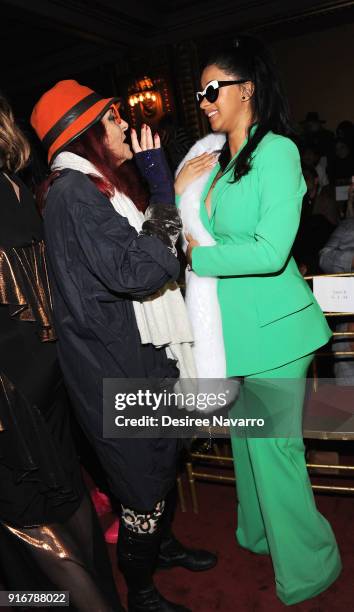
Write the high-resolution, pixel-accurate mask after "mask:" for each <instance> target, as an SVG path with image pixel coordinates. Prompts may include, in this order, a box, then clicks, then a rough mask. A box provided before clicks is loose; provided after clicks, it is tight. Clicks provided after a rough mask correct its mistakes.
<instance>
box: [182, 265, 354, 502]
mask: <svg viewBox="0 0 354 612" xmlns="http://www.w3.org/2000/svg"><path fill="white" fill-rule="evenodd" d="M318 276H322V277H341V276H354V273H347V274H322V275H318ZM314 278H315V277H314V276H306V277H305V280H308V281H313V279H314ZM324 315H325V316H326V317H328V318H332V317H350V316H354V312H353V313H348V312H345V313H342V312H324ZM333 336H334V337H337V336H343V337H354V332H334V333H333ZM336 355H350V356H352V357H354V351H333V352H322V351H320V352H318V353H317V354H316V356H315V359H314V362H313V381H314V382H313V388H314V391H316V392H317V391H318V387H319V377H318V364H317V359H318V358H319V357H332V356H336ZM218 433H219V434H220V433H221V434H222V433H224V434H225V437H227V436H228V435H229V432H228V429H227V428H225V430H224V432H222V431H218ZM304 439H318V440H354V427H353V431H349V432H341V433H338V432H331V431H323V430H321V431H314V430H305V431H304ZM236 460H237V459H236ZM201 462H202V463H204V464H207V466H208V469H209V470H215V472H210V471H201V469H198V463H199V464H200V463H201ZM306 465H307V468H308V470H309V473H310V475H311V474H313V473H314V472H313V471H314V470H315V471H318V470H321V475H325V476H336V477H337V476H342V475H343V474H344V473H345V472H349V474H350V475H354V466H353V465H334V464H330V463H311V462H310V463H307V464H306ZM220 468H223V470H224V471H225V469H226V471H227V470H228V469H232V470H233V457H232V456H226V455H222V454H220V452H219V449H218V445H217V444H214V445H213V453H211V454H206V453H198V452H191V453H190V455H189V460H188V461H187V463H186V471H187V476H188V483H189V488H190V494H191V499H192V506H193V511H194V512H195V513H198V511H199V508H198V498H197V489H196V480H201V481H209V482H219V483H225V484H230V483H235V476H234V474H232V475H225V473H220ZM323 470H325V474H324V473H323ZM312 489H313V490H315V491H333V492H338V493H349V494H353V493H354V487H349V486H341V485H318V484H312Z"/></svg>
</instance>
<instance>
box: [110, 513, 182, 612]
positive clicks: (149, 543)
mask: <svg viewBox="0 0 354 612" xmlns="http://www.w3.org/2000/svg"><path fill="white" fill-rule="evenodd" d="M160 541H161V532H160V531H159V530H158V531H156V532H155V533H152V534H150V533H147V534H139V533H134V532H133V531H130V530H129V529H127V528H126V527H125V525H124V523H123V521H122V522H121V523H120V526H119V538H118V546H117V553H118V565H119V567H120V570H121V571H122V573H123V575H124V578H125V580H126V583H127V586H128V612H191V610H189V609H188V608H185V607H184V606H181V605H178V604H174V603H172V602H170V601H168V600H167V599H165V598H164V597H162V595H160V593H159V592H158V590H157V589H156V587H155V585H154V583H153V579H152V575H153V572H154V569H155V566H156V560H157V556H158V551H159V548H160Z"/></svg>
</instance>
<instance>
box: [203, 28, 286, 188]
mask: <svg viewBox="0 0 354 612" xmlns="http://www.w3.org/2000/svg"><path fill="white" fill-rule="evenodd" d="M213 64H215V65H216V66H217V67H218V68H220V69H221V70H223V71H224V72H226V73H227V74H229V75H230V76H232V77H234V78H237V79H238V78H239V79H247V80H249V81H252V83H253V84H254V94H253V96H252V104H253V122H252V124H251V125H250V126H249V129H248V140H247V143H246V145H245V146H244V147H243V149H242V150H241V152H240V154H239V155H238V156H237V158H236V160H235V161H234V162H233V164H232V167H233V170H234V178H233V181H231V182H238V181H239V180H240V179H241V177H243V176H245V175H246V174H247V173H248V172H249V171H250V169H251V167H252V157H253V154H254V151H255V149H256V147H257V145H258V144H259V143H260V141H261V140H262V138H263V137H264V136H265V134H266V133H267V132H269V131H270V130H271V131H273V132H275V133H276V134H281V135H283V136H292V135H293V134H294V132H293V129H292V126H291V122H290V113H289V106H288V102H287V98H286V96H285V94H284V92H283V88H282V84H281V80H280V76H279V74H278V70H277V67H276V65H275V62H274V59H273V56H272V54H271V52H270V50H269V49H268V47H266V46H265V45H264V43H263V42H262V41H260V40H259V39H258V38H255V37H253V36H246V35H242V36H239V37H237V38H236V39H235V40H234V41H233V43H232V44H231V45H229V46H228V47H226V48H225V47H224V48H222V49H219V50H217V51H215V52H213V54H212V55H210V56H209V58H208V61H207V63H206V64H205V67H206V66H211V65H213ZM255 124H257V127H256V129H255V130H254V132H253V133H252V135H251V129H252V127H253V126H254V125H255ZM219 161H220V164H221V168H222V169H223V170H224V169H225V168H226V166H227V164H228V163H229V161H230V149H229V145H228V143H227V142H226V143H225V145H224V147H223V150H222V152H221V155H220V160H219Z"/></svg>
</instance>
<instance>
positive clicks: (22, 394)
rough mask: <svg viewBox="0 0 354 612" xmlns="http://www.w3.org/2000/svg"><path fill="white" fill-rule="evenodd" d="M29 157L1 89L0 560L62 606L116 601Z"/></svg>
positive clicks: (85, 608) (103, 605)
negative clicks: (65, 366) (54, 306)
mask: <svg viewBox="0 0 354 612" xmlns="http://www.w3.org/2000/svg"><path fill="white" fill-rule="evenodd" d="M29 155H30V148H29V144H28V142H27V140H26V139H25V138H24V136H23V134H22V133H21V131H20V130H19V128H18V127H17V125H16V123H15V121H14V117H13V114H12V111H11V108H10V106H9V104H8V103H7V101H6V100H5V99H4V98H3V97H2V96H0V195H1V198H0V279H1V282H0V331H1V333H0V560H1V564H2V568H3V575H4V581H5V585H6V588H7V589H9V590H25V591H26V590H29V591H44V590H60V591H68V592H69V597H70V606H69V609H70V610H79V611H82V612H91V611H92V610H100V611H101V612H113V611H117V610H123V608H122V607H121V605H120V602H119V599H118V596H117V593H116V590H115V585H114V581H113V576H112V571H111V567H110V563H109V560H108V555H107V551H106V548H105V543H104V540H103V536H102V533H101V530H100V527H99V525H98V521H97V516H96V514H95V511H94V509H93V506H92V504H91V501H90V498H89V497H88V494H87V492H86V489H85V486H84V484H83V482H82V477H81V472H80V466H79V463H78V460H77V458H76V454H75V450H74V446H73V443H72V439H71V431H70V424H69V418H70V415H69V404H68V399H67V395H66V391H65V388H64V385H63V380H62V374H61V371H60V368H59V364H58V360H57V352H56V348H57V347H56V342H55V340H56V334H55V330H54V326H53V323H52V312H51V293H50V288H49V285H48V276H47V264H46V254H45V247H44V242H43V226H42V220H41V218H40V216H39V214H38V212H37V208H36V206H35V202H34V200H33V197H32V194H31V192H30V191H29V190H28V189H27V187H26V185H25V184H24V183H23V182H22V181H21V179H20V178H19V177H18V173H19V172H20V171H21V170H23V169H24V168H25V166H26V163H27V161H28V158H29Z"/></svg>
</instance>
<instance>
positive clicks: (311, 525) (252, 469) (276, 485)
mask: <svg viewBox="0 0 354 612" xmlns="http://www.w3.org/2000/svg"><path fill="white" fill-rule="evenodd" d="M311 360H312V355H310V356H306V357H303V358H301V359H298V360H296V361H294V362H292V363H290V364H287V365H285V366H282V367H280V368H277V369H275V370H270V371H267V372H263V373H262V374H257V375H254V376H249V377H246V378H245V379H244V385H243V387H244V390H243V391H244V392H245V395H246V400H245V404H244V405H243V410H246V411H247V416H249V417H252V416H253V415H252V414H251V413H252V408H253V406H255V404H258V405H257V406H255V408H256V413H257V416H259V415H260V414H261V413H263V414H266V418H267V419H268V435H269V422H270V423H271V424H272V421H273V425H274V428H273V430H274V431H276V434H275V436H274V437H255V436H260V435H261V433H255V431H254V430H253V431H252V432H251V431H247V430H246V431H245V432H244V433H243V434H242V433H240V432H238V433H235V430H233V431H231V439H232V448H233V455H234V463H235V472H236V482H237V493H238V500H239V505H238V526H237V531H236V537H237V540H238V542H239V544H240V545H241V546H243V547H244V548H247V549H249V550H251V551H253V552H255V553H260V554H270V555H271V557H272V562H273V567H274V572H275V581H276V590H277V595H278V597H279V598H280V599H281V601H282V602H283V603H285V604H288V605H290V604H294V603H297V602H300V601H302V600H304V599H308V598H310V597H314V596H315V595H318V594H319V593H320V592H321V591H323V590H325V589H326V588H327V587H328V586H329V585H330V584H331V583H332V582H333V581H334V580H335V579H336V578H337V577H338V575H339V573H340V570H341V561H340V556H339V552H338V548H337V544H336V540H335V538H334V535H333V532H332V529H331V527H330V525H329V523H328V522H327V520H326V519H325V518H324V517H323V516H322V515H321V514H320V513H319V512H318V510H317V508H316V505H315V501H314V497H313V493H312V489H311V485H310V481H309V478H308V474H307V468H306V462H305V455H304V444H303V440H302V436H301V423H302V409H303V400H304V392H305V381H306V372H307V369H308V367H309V365H310V363H311ZM247 398H248V399H247ZM250 398H251V400H250ZM252 404H253V406H252ZM279 423H281V425H279ZM275 425H276V426H275ZM266 435H267V434H266Z"/></svg>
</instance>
